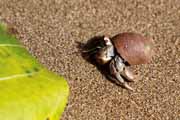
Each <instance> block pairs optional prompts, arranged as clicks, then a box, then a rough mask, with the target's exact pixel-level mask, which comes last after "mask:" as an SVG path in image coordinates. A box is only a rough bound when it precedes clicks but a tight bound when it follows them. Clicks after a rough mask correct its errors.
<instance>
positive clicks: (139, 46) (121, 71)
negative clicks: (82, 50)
mask: <svg viewBox="0 0 180 120" xmlns="http://www.w3.org/2000/svg"><path fill="white" fill-rule="evenodd" d="M88 53H89V54H92V53H93V57H94V58H95V59H94V60H95V62H96V63H97V64H98V65H103V66H104V65H106V66H108V69H109V74H108V78H109V79H111V80H113V81H115V82H116V83H118V84H120V85H122V86H123V87H125V88H126V89H129V90H133V88H132V87H130V86H129V85H128V84H127V81H134V79H135V75H134V74H133V73H132V71H131V70H130V69H129V66H131V65H139V64H146V63H148V62H150V60H151V57H152V55H153V50H152V40H151V39H148V38H146V37H144V36H142V35H140V34H138V33H120V34H117V35H115V36H114V37H112V38H109V37H107V36H104V37H103V39H102V40H101V41H100V43H99V44H98V45H96V46H95V48H93V49H92V50H89V51H88Z"/></svg>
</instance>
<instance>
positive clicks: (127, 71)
mask: <svg viewBox="0 0 180 120" xmlns="http://www.w3.org/2000/svg"><path fill="white" fill-rule="evenodd" d="M121 75H122V76H123V77H125V78H126V80H127V81H130V82H134V79H135V75H134V74H133V72H132V71H131V69H129V68H128V67H124V70H123V71H122V72H121Z"/></svg>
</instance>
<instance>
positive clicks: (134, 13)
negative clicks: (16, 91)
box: [0, 0, 180, 120]
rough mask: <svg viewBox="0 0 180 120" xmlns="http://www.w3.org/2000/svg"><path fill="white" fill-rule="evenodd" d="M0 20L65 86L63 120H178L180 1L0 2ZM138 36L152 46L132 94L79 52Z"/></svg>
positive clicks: (179, 101) (37, 0) (62, 0)
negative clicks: (103, 41)
mask: <svg viewBox="0 0 180 120" xmlns="http://www.w3.org/2000/svg"><path fill="white" fill-rule="evenodd" d="M0 19H1V20H3V21H6V22H7V23H8V24H9V25H12V26H14V28H15V29H16V32H17V34H16V35H17V37H18V38H20V40H21V42H22V44H24V45H25V46H26V48H27V49H28V50H29V51H30V52H31V53H32V54H33V55H34V56H35V57H36V58H37V59H38V60H39V61H40V62H41V63H42V64H44V65H45V66H46V67H47V68H48V69H50V70H52V71H54V72H57V73H58V74H60V75H63V76H64V77H65V78H66V79H67V81H68V83H69V86H70V91H71V94H70V97H69V103H68V106H67V108H66V110H65V112H64V114H63V116H62V120H179V119H180V1H179V0H156V1H155V0H146V1H144V0H137V1H134V0H99V1H96V0H71V1H65V0H51V1H50V0H49V1H48V0H0ZM120 32H137V33H141V34H143V35H145V36H148V37H150V38H152V39H153V40H154V48H155V55H154V57H153V60H152V62H151V64H147V65H140V66H134V70H135V72H136V73H137V74H138V75H139V76H141V77H140V79H139V80H138V81H137V82H135V83H130V85H131V86H132V87H133V88H134V89H135V92H131V91H128V90H126V89H123V88H121V87H119V86H117V85H116V84H113V83H112V82H110V81H109V80H107V79H106V78H105V76H104V75H102V74H101V72H100V71H98V69H97V67H96V66H94V65H92V64H90V63H89V62H87V61H86V60H85V59H83V57H82V56H81V54H80V53H79V52H78V50H79V49H78V47H77V46H78V44H77V43H86V42H87V41H88V40H89V39H91V38H92V37H94V36H98V35H109V36H113V35H115V34H117V33H120Z"/></svg>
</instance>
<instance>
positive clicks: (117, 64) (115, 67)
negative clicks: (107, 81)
mask: <svg viewBox="0 0 180 120" xmlns="http://www.w3.org/2000/svg"><path fill="white" fill-rule="evenodd" d="M117 59H118V58H117V57H115V58H114V59H113V60H112V61H111V63H110V73H111V74H112V75H113V76H115V78H114V79H115V80H116V81H117V82H118V83H119V84H120V85H122V86H123V87H125V88H126V89H129V90H133V88H132V87H130V86H129V85H128V84H127V83H126V82H125V80H124V79H123V78H122V77H121V72H122V71H123V68H124V64H123V63H121V61H119V60H117ZM111 78H113V77H111ZM114 79H113V80H114Z"/></svg>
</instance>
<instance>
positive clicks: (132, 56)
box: [112, 33, 153, 65]
mask: <svg viewBox="0 0 180 120" xmlns="http://www.w3.org/2000/svg"><path fill="white" fill-rule="evenodd" d="M112 42H113V44H114V46H115V48H116V51H117V52H118V54H119V55H120V56H121V57H122V58H123V59H124V60H125V61H127V62H128V63H129V64H130V65H138V64H145V63H148V62H150V60H151V57H152V55H153V50H152V40H150V39H148V38H146V37H143V36H142V35H140V34H138V33H120V34H118V35H116V36H114V37H112Z"/></svg>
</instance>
